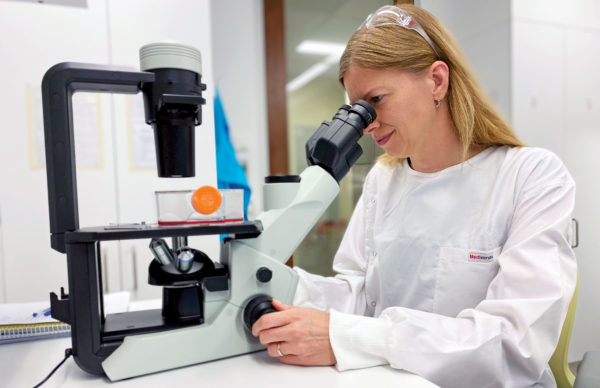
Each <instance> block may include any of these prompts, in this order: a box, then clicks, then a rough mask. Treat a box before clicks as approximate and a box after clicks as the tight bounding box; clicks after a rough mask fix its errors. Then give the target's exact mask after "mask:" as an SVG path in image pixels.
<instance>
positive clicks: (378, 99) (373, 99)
mask: <svg viewBox="0 0 600 388" xmlns="http://www.w3.org/2000/svg"><path fill="white" fill-rule="evenodd" d="M382 98H383V96H374V97H371V102H379V101H381V99H382Z"/></svg>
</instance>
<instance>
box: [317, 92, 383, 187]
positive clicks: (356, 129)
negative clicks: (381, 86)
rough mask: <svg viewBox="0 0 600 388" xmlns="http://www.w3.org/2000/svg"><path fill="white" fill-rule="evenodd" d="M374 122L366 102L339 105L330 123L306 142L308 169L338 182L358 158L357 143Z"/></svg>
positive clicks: (359, 101) (322, 126) (359, 151)
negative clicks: (323, 172) (322, 171)
mask: <svg viewBox="0 0 600 388" xmlns="http://www.w3.org/2000/svg"><path fill="white" fill-rule="evenodd" d="M376 118H377V113H376V112H375V109H373V107H372V106H371V105H369V103H368V102H366V101H363V100H358V101H356V102H355V103H354V104H352V106H349V105H342V106H341V107H340V109H339V110H338V111H337V113H336V114H335V116H333V119H332V120H331V122H328V121H324V122H323V123H322V124H321V126H320V127H319V128H318V129H317V130H316V132H315V133H314V134H313V135H312V136H311V137H310V139H308V141H307V142H306V160H307V163H308V165H309V166H314V165H317V166H320V167H322V168H323V169H325V170H326V171H327V172H328V173H330V174H331V176H333V177H334V178H335V180H336V181H338V182H339V181H341V180H342V178H343V177H344V176H345V175H346V174H347V173H348V171H349V170H350V167H352V165H353V164H354V163H356V161H357V160H358V158H360V156H361V155H362V148H360V146H359V145H358V140H360V138H361V137H362V135H363V130H364V129H365V128H366V127H368V126H369V124H371V123H372V122H373V121H374V120H375V119H376Z"/></svg>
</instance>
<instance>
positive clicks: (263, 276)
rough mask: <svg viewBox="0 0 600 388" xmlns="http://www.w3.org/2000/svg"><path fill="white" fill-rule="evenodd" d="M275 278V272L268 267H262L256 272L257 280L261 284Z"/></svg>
mask: <svg viewBox="0 0 600 388" xmlns="http://www.w3.org/2000/svg"><path fill="white" fill-rule="evenodd" d="M272 277H273V271H271V270H270V269H268V268H267V267H260V268H259V269H257V270H256V279H257V280H258V281H259V282H261V283H268V282H270V281H271V278H272Z"/></svg>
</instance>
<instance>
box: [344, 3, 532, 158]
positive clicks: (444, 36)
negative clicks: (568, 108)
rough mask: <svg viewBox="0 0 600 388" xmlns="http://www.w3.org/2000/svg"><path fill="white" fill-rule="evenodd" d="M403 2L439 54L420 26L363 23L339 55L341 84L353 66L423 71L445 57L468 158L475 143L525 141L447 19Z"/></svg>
mask: <svg viewBox="0 0 600 388" xmlns="http://www.w3.org/2000/svg"><path fill="white" fill-rule="evenodd" d="M398 8H400V9H402V11H404V12H405V13H408V14H409V15H410V16H411V17H412V18H413V19H415V20H416V21H417V22H418V23H419V24H420V25H421V26H422V27H423V29H424V30H425V32H426V33H427V35H429V37H430V38H431V40H432V41H433V42H434V43H435V45H436V46H437V49H438V52H439V54H440V58H438V56H437V54H436V52H435V51H434V50H433V48H432V47H431V46H430V45H429V44H428V43H427V41H425V39H423V37H421V36H420V35H419V34H418V33H417V32H416V31H412V30H409V29H406V28H404V27H401V26H399V25H397V24H392V25H385V26H379V27H374V28H364V27H363V28H361V29H359V30H357V31H356V32H355V33H354V34H353V35H352V37H351V38H350V40H349V41H348V44H347V45H346V49H345V50H344V53H343V54H342V57H341V59H340V67H339V80H340V82H341V83H342V85H343V84H344V75H345V74H346V72H347V71H348V69H349V68H350V66H360V67H364V68H370V69H389V68H391V69H397V70H402V71H407V72H411V73H422V72H424V71H426V70H427V69H428V68H429V66H430V65H431V64H432V63H433V62H435V61H437V60H442V61H444V62H445V63H446V64H447V65H448V68H449V83H448V92H447V95H446V100H447V104H448V110H449V112H450V118H451V120H452V124H453V127H454V130H455V134H456V137H457V138H458V140H459V141H460V143H461V145H462V148H463V160H464V159H466V157H467V153H468V151H469V148H470V147H471V146H473V145H478V146H485V147H488V146H493V145H508V146H524V144H523V143H522V142H521V141H520V140H519V139H518V137H517V136H516V134H515V133H514V131H513V130H512V128H511V127H510V125H508V123H507V122H506V121H505V120H504V119H503V118H502V117H501V116H500V114H499V113H498V112H497V111H496V109H495V108H494V107H493V105H492V103H491V102H490V100H489V99H488V97H487V95H486V94H485V93H484V92H483V90H482V88H481V86H479V83H478V82H477V80H476V79H475V76H474V75H473V71H472V70H471V68H470V66H469V65H468V63H467V61H466V59H465V57H464V55H463V54H462V52H461V50H460V48H459V46H458V44H457V43H456V41H455V40H454V38H453V37H452V35H451V34H450V32H449V31H448V30H447V29H446V28H445V27H444V26H443V25H442V23H441V22H440V21H439V20H438V19H437V18H436V17H435V16H433V15H432V14H431V13H429V12H427V11H425V10H424V9H422V8H419V7H416V6H414V5H410V4H403V5H402V7H398ZM379 160H380V161H382V162H383V163H386V164H389V165H394V164H396V163H398V162H399V161H400V160H401V159H398V158H395V157H392V156H390V155H387V154H384V155H382V156H381V157H380V158H379Z"/></svg>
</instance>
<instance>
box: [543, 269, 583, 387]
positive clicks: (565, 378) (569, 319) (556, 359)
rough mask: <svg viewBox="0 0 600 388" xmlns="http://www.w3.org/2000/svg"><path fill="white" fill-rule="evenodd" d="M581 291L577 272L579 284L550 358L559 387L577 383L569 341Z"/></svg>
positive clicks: (551, 367)
mask: <svg viewBox="0 0 600 388" xmlns="http://www.w3.org/2000/svg"><path fill="white" fill-rule="evenodd" d="M578 292H579V274H577V284H576V286H575V292H574V293H573V297H572V298H571V302H570V303H569V308H568V310H567V316H566V318H565V322H564V323H563V327H562V330H561V332H560V338H559V340H558V345H556V350H555V351H554V354H553V355H552V358H550V369H552V373H553V374H554V378H555V379H556V386H557V387H558V388H573V384H574V383H575V376H574V375H573V373H572V372H571V370H570V369H569V357H568V356H569V343H570V342H571V330H572V329H573V321H574V320H575V308H576V307H577V294H578Z"/></svg>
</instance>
